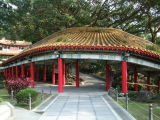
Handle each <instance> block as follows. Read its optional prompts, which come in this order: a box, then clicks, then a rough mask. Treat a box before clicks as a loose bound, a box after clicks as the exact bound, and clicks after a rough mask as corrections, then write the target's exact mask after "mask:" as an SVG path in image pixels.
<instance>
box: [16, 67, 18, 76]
mask: <svg viewBox="0 0 160 120" xmlns="http://www.w3.org/2000/svg"><path fill="white" fill-rule="evenodd" d="M16 78H18V66H16Z"/></svg>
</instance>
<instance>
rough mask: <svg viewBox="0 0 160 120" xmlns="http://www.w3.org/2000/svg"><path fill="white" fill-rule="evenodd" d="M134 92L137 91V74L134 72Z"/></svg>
mask: <svg viewBox="0 0 160 120" xmlns="http://www.w3.org/2000/svg"><path fill="white" fill-rule="evenodd" d="M134 91H138V73H137V71H136V70H135V71H134Z"/></svg>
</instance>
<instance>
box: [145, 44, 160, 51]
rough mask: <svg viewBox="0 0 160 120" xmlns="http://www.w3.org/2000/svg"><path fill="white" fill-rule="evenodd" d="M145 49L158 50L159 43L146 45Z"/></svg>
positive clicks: (159, 47)
mask: <svg viewBox="0 0 160 120" xmlns="http://www.w3.org/2000/svg"><path fill="white" fill-rule="evenodd" d="M146 49H148V50H152V51H155V52H160V46H159V45H147V46H146Z"/></svg>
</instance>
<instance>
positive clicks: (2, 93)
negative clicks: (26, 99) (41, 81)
mask: <svg viewBox="0 0 160 120" xmlns="http://www.w3.org/2000/svg"><path fill="white" fill-rule="evenodd" d="M49 96H50V95H49V94H45V93H44V95H43V100H42V99H41V98H42V97H41V94H39V95H38V97H37V99H36V101H34V102H33V103H32V108H35V107H36V106H38V105H39V104H41V103H42V102H43V101H44V100H46V99H47V98H48V97H49ZM0 98H1V99H2V101H8V102H10V103H11V104H13V105H15V106H18V107H22V108H25V109H29V107H28V105H27V104H19V103H17V102H16V100H15V99H14V100H11V97H10V96H9V94H8V91H7V90H6V89H5V88H3V89H0Z"/></svg>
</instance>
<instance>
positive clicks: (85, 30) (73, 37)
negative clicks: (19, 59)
mask: <svg viewBox="0 0 160 120" xmlns="http://www.w3.org/2000/svg"><path fill="white" fill-rule="evenodd" d="M152 44H153V43H152V42H150V41H148V40H144V39H142V38H140V37H137V36H135V35H132V34H129V33H127V32H124V31H122V30H120V29H115V28H100V27H77V28H68V29H65V30H62V31H60V32H57V33H55V34H52V35H50V36H48V37H46V38H44V39H42V40H41V41H39V42H37V43H35V44H33V45H32V46H30V47H29V48H28V49H26V50H25V51H29V50H33V49H35V48H41V47H45V46H46V47H47V46H113V47H127V48H133V49H139V50H144V51H147V49H146V46H147V45H152ZM25 51H24V52H25Z"/></svg>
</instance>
